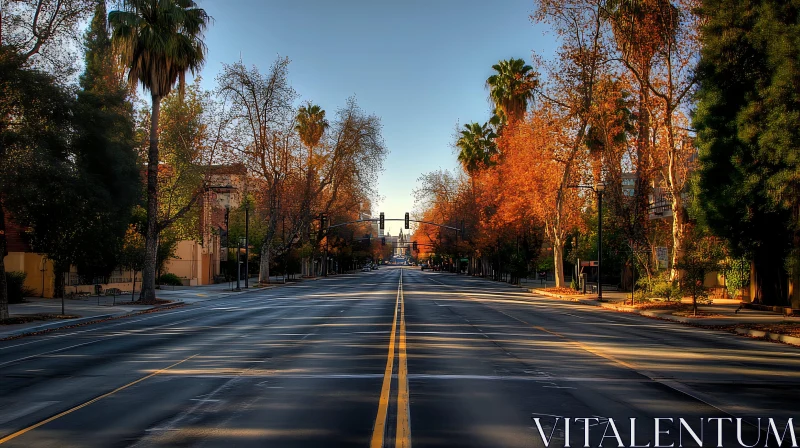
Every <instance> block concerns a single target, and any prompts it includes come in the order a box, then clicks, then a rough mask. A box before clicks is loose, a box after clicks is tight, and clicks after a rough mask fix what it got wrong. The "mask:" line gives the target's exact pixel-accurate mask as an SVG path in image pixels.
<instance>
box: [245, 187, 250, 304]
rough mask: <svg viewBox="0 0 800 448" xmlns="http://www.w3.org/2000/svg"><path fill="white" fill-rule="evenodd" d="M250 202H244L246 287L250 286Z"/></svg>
mask: <svg viewBox="0 0 800 448" xmlns="http://www.w3.org/2000/svg"><path fill="white" fill-rule="evenodd" d="M249 261H250V203H249V202H247V201H245V203H244V287H245V289H247V288H249V287H250V265H249Z"/></svg>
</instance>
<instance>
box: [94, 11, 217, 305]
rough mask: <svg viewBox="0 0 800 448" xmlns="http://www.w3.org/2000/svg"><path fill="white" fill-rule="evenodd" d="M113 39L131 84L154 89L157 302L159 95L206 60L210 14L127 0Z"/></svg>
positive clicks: (150, 220)
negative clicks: (206, 31)
mask: <svg viewBox="0 0 800 448" xmlns="http://www.w3.org/2000/svg"><path fill="white" fill-rule="evenodd" d="M108 19H109V23H110V24H111V27H112V29H113V36H112V40H113V42H114V44H115V45H116V47H117V49H118V50H119V54H120V56H121V58H122V62H123V63H124V64H125V66H126V67H127V69H128V79H129V81H130V82H131V83H137V82H138V83H141V85H142V87H144V88H145V89H147V90H148V91H150V95H151V99H152V113H151V119H150V145H149V149H148V154H147V232H146V242H145V246H146V253H147V258H146V266H145V269H144V270H143V273H142V293H141V300H142V301H144V302H153V301H155V298H156V296H155V277H156V263H157V261H156V258H157V255H156V253H157V247H158V234H159V231H160V230H161V229H159V224H158V213H159V208H158V164H159V153H158V119H159V112H160V108H161V100H162V99H163V98H164V97H165V96H167V95H168V94H169V92H170V91H171V90H172V88H173V87H174V86H175V83H176V82H177V81H179V80H180V90H181V91H183V86H184V84H185V82H184V79H185V75H186V72H187V71H188V70H191V71H192V72H193V73H195V72H197V71H198V70H199V69H200V67H201V66H202V65H203V63H204V62H205V56H206V46H205V44H204V43H203V40H202V33H203V31H204V30H205V28H206V26H207V25H208V23H209V20H210V17H209V16H208V14H206V12H205V10H203V9H202V8H198V7H197V4H196V3H195V2H194V1H192V0H160V1H156V0H125V1H124V2H123V4H122V9H121V10H118V11H112V12H111V13H109V15H108Z"/></svg>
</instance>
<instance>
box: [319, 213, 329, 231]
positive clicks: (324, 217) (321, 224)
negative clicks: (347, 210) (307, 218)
mask: <svg viewBox="0 0 800 448" xmlns="http://www.w3.org/2000/svg"><path fill="white" fill-rule="evenodd" d="M327 221H328V215H327V214H326V213H320V214H319V228H320V229H324V228H325V224H326V223H327Z"/></svg>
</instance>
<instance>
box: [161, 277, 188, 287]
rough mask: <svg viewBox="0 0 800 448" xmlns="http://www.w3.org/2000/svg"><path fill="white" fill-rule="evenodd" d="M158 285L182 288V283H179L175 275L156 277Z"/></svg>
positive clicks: (179, 279) (178, 278)
mask: <svg viewBox="0 0 800 448" xmlns="http://www.w3.org/2000/svg"><path fill="white" fill-rule="evenodd" d="M158 284H159V285H167V286H183V281H181V278H180V277H178V276H177V275H175V274H162V275H161V277H158Z"/></svg>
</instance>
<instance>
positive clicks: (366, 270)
mask: <svg viewBox="0 0 800 448" xmlns="http://www.w3.org/2000/svg"><path fill="white" fill-rule="evenodd" d="M371 270H372V269H370V268H369V266H364V267H363V268H361V272H369V271H371Z"/></svg>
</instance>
